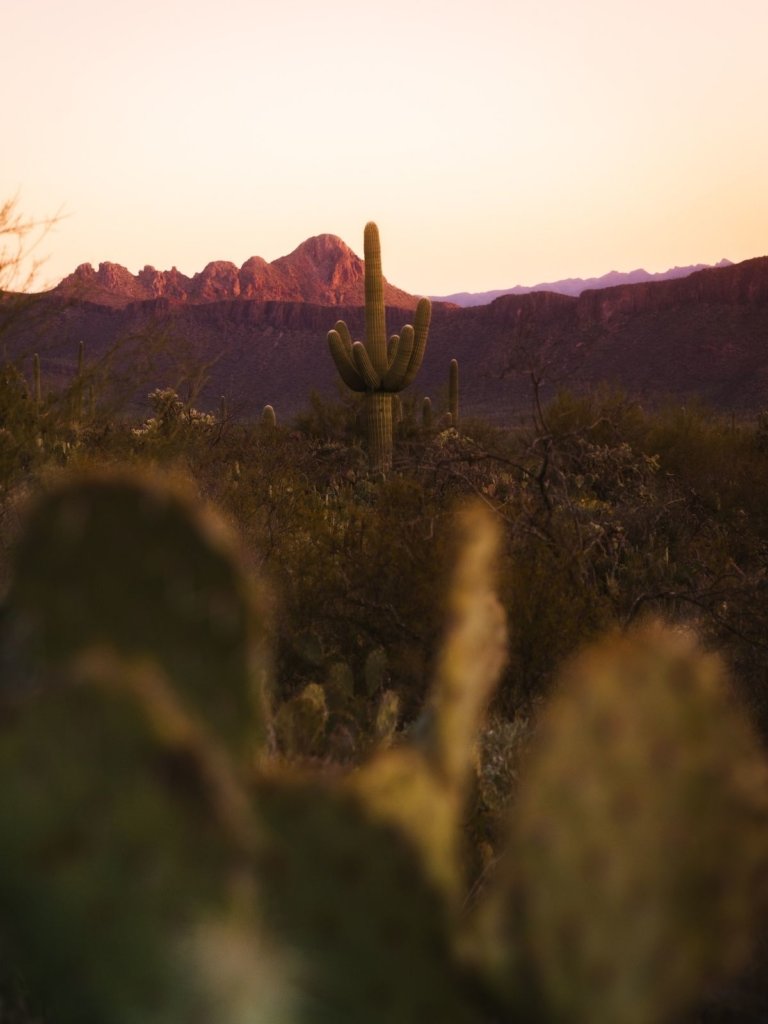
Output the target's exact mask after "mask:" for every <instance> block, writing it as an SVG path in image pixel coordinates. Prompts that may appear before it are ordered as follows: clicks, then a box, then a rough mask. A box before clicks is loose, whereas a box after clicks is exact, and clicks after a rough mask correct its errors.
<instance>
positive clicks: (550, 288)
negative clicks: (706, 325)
mask: <svg viewBox="0 0 768 1024" xmlns="http://www.w3.org/2000/svg"><path fill="white" fill-rule="evenodd" d="M714 266H715V267H732V266H733V264H732V263H731V261H730V260H720V262H719V263H715V264H714ZM709 267H710V264H708V263H696V264H695V265H694V266H691V267H672V268H671V269H670V270H663V271H660V272H659V273H657V274H650V273H649V272H648V271H647V270H628V271H619V270H611V271H610V272H609V273H607V274H603V276H602V277H566V278H565V279H564V280H563V281H548V282H546V283H543V284H534V285H523V284H518V285H515V287H514V288H501V289H497V290H496V291H490V292H454V293H453V295H433V296H432V298H433V299H435V300H437V301H439V302H451V303H454V304H455V305H457V306H487V305H488V303H489V302H493V300H494V299H498V298H499V297H500V296H502V295H528V294H530V292H557V293H558V294H559V295H573V296H579V295H581V293H582V292H585V291H587V290H589V289H593V288H613V287H615V286H617V285H620V284H647V282H648V281H672V280H674V279H675V278H678V277H688V276H689V275H690V274H693V273H695V272H696V271H697V270H707V269H709Z"/></svg>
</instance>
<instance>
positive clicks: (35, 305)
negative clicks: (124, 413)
mask: <svg viewBox="0 0 768 1024" xmlns="http://www.w3.org/2000/svg"><path fill="white" fill-rule="evenodd" d="M686 270H687V268H686ZM686 270H682V269H678V270H676V271H673V272H671V274H672V278H671V279H669V278H668V279H665V280H660V279H659V276H658V275H649V276H650V277H651V280H647V281H645V282H642V283H624V284H619V285H614V286H613V287H602V288H594V289H589V290H585V291H582V292H581V294H580V295H579V296H578V297H575V296H571V295H566V294H557V293H556V292H553V291H532V292H530V293H529V294H506V295H502V296H501V297H499V298H497V299H495V300H494V301H492V302H491V303H490V304H488V305H482V306H473V307H468V308H461V307H460V306H459V305H458V304H447V303H440V302H437V303H435V306H434V310H433V316H432V326H431V329H430V339H429V343H428V345H427V351H426V355H425V359H424V365H423V367H422V370H421V372H420V374H419V376H418V378H417V381H416V383H415V384H414V385H413V387H412V388H411V389H410V391H412V392H413V397H414V399H415V400H417V401H420V399H421V396H423V395H425V394H426V395H430V396H432V398H433V401H435V402H436V404H438V405H439V403H440V401H442V397H444V395H445V393H446V390H447V380H448V365H449V362H450V360H451V359H452V358H456V359H458V361H459V366H460V375H461V404H462V409H463V413H464V415H467V416H471V415H472V414H478V415H483V416H486V417H489V418H493V419H496V420H499V421H509V420H510V419H513V418H514V417H516V416H518V415H520V414H521V413H524V412H525V411H526V410H527V409H528V408H529V404H530V395H531V392H530V388H531V384H530V380H531V375H532V374H533V375H535V376H536V377H537V378H539V379H540V380H541V381H542V382H543V393H542V395H543V397H544V398H546V397H547V396H548V395H552V394H554V393H555V391H556V390H557V388H559V387H563V386H565V387H568V388H570V389H572V390H575V391H577V392H578V391H587V390H589V389H591V388H594V387H596V386H597V385H598V384H600V383H601V382H608V383H609V384H610V385H612V386H617V387H620V388H622V389H624V390H625V391H626V392H627V393H628V394H629V395H631V396H634V397H636V398H638V399H639V400H641V401H642V402H644V403H646V404H650V405H653V404H658V403H660V402H662V401H664V400H666V399H669V400H671V401H673V402H687V401H690V400H692V399H695V398H700V399H703V400H704V401H705V402H707V403H709V404H711V405H713V406H715V407H717V408H720V409H727V410H729V411H730V410H733V411H738V412H742V413H752V412H754V411H756V410H759V409H765V408H768V257H760V258H757V259H752V260H747V261H745V262H743V263H738V264H733V265H721V266H718V267H715V268H708V269H704V270H698V271H695V272H693V273H690V274H688V275H687V276H683V275H684V274H685V273H686ZM611 279H612V278H611ZM582 283H586V282H582ZM11 298H12V297H6V298H5V299H3V298H2V297H1V296H0V336H1V337H2V341H3V344H4V347H5V351H6V353H7V354H8V355H9V356H11V357H14V358H17V359H19V360H20V361H21V365H22V366H23V367H24V368H25V372H28V373H29V375H30V378H31V372H32V356H33V354H34V353H38V354H39V356H40V360H41V364H42V370H43V378H44V383H45V384H46V386H47V387H60V386H65V385H67V384H68V383H69V382H70V381H71V380H72V375H73V373H74V371H75V367H76V364H77V353H78V346H79V342H80V341H83V342H84V343H85V353H86V364H87V366H88V367H89V372H92V374H93V376H94V379H95V380H96V381H97V383H98V384H99V387H100V388H102V389H103V390H102V393H107V392H109V391H110V389H111V390H113V391H115V392H117V391H118V390H120V389H121V388H122V396H123V399H125V398H126V397H128V398H129V400H130V404H129V408H133V409H134V410H135V411H137V412H140V411H141V408H142V404H143V403H144V405H145V401H146V395H147V393H148V392H149V391H150V390H151V389H152V388H153V387H157V386H160V385H162V386H172V387H176V388H177V389H178V390H179V391H180V392H181V393H183V394H187V393H191V394H193V395H194V396H195V398H194V400H195V402H196V404H197V405H198V406H199V407H201V408H208V409H215V408H216V407H217V406H218V403H219V398H220V396H221V395H226V396H227V398H228V401H229V408H230V410H231V411H232V414H233V415H241V416H246V417H248V416H255V415H258V414H259V413H260V411H261V408H262V407H263V405H264V404H266V403H267V402H268V403H270V404H272V405H275V406H276V408H277V410H278V415H279V416H280V418H281V420H282V421H285V419H286V418H288V417H290V416H291V415H293V414H294V413H296V412H297V411H299V410H300V409H301V408H305V407H306V406H307V403H308V399H309V395H310V393H311V391H312V390H316V391H318V392H320V393H322V394H325V395H327V396H328V397H330V398H335V397H336V396H337V394H338V389H339V387H340V385H339V382H338V379H337V374H336V371H335V369H334V366H333V363H332V360H331V357H330V355H329V353H328V346H327V342H326V335H327V332H328V330H329V329H330V328H331V327H332V326H333V325H334V323H335V321H336V320H337V319H338V318H339V317H341V318H343V319H345V320H347V321H348V323H349V325H350V329H351V330H352V333H353V335H354V336H355V337H358V338H359V337H362V336H363V332H364V315H363V309H362V308H361V307H362V306H363V302H364V295H363V263H362V260H360V259H359V257H358V256H356V255H355V253H353V252H352V250H351V249H349V248H348V246H346V245H345V244H344V243H343V242H342V241H341V240H340V239H338V238H336V237H335V236H333V235H320V236H318V237H317V238H311V239H308V240H307V241H306V242H304V243H302V245H300V246H299V247H298V248H297V249H296V250H294V252H293V253H291V254H290V255H289V256H285V257H282V258H281V259H279V260H275V261H274V262H272V263H266V262H265V261H264V260H260V259H259V258H258V257H253V258H252V259H250V260H248V261H247V262H246V263H245V264H244V265H243V267H240V268H238V267H236V266H234V264H231V263H210V264H209V265H208V266H207V267H206V268H205V269H204V270H203V271H201V272H200V273H199V274H195V275H194V276H192V277H186V276H185V275H183V274H180V273H179V272H178V271H176V270H171V271H167V272H162V271H157V270H154V269H153V268H151V267H147V268H145V269H144V270H142V271H141V272H140V273H139V274H137V275H133V274H131V273H129V272H128V271H127V270H125V268H123V267H119V266H117V265H115V264H108V263H102V264H101V265H100V266H99V267H98V269H95V270H94V268H93V267H90V266H89V265H87V264H86V265H84V266H82V267H79V268H78V269H77V270H76V271H75V272H74V273H73V274H71V275H70V276H69V277H67V278H65V279H64V281H62V282H61V283H60V284H59V285H58V286H57V287H56V288H55V289H53V290H52V291H50V292H46V293H43V294H41V295H39V296H36V297H28V298H26V299H25V301H24V302H23V303H21V304H19V303H18V302H12V301H10V299H11ZM385 299H386V303H387V320H388V327H389V330H390V331H396V330H398V329H399V328H400V327H401V326H402V324H403V323H406V322H408V321H412V319H413V309H414V305H415V301H416V299H415V297H414V296H412V295H409V294H408V293H407V292H404V291H402V290H400V289H397V288H395V287H394V286H392V285H387V286H386V290H385ZM4 317H5V324H4V323H3V319H4ZM441 396H442V397H441ZM406 397H407V393H406Z"/></svg>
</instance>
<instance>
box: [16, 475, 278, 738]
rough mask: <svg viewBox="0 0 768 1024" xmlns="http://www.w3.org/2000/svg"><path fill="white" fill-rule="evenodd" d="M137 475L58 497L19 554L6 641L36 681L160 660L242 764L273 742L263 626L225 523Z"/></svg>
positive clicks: (50, 498)
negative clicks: (93, 667)
mask: <svg viewBox="0 0 768 1024" xmlns="http://www.w3.org/2000/svg"><path fill="white" fill-rule="evenodd" d="M201 506H202V503H201V502H200V501H199V500H195V498H194V496H193V495H192V494H191V492H190V490H189V489H188V488H185V487H182V486H181V485H178V486H172V485H169V484H168V483H167V482H164V483H162V484H161V483H160V482H159V481H158V480H155V479H152V478H147V477H143V476H141V475H138V474H136V473H132V472H127V471H126V472H110V471H103V472H95V473H90V474H87V475H83V476H75V477H69V478H67V479H66V480H65V481H63V482H62V483H60V484H59V485H58V486H54V487H53V488H52V489H51V490H50V491H49V492H48V493H47V494H46V495H45V496H44V497H43V498H42V499H41V500H39V501H38V503H37V505H36V506H35V507H34V508H33V509H32V510H31V511H30V514H29V518H28V522H27V527H26V530H25V532H24V535H23V537H22V538H21V541H20V543H19V545H18V547H17V550H16V556H15V561H14V583H13V585H12V588H11V592H10V595H9V598H8V604H7V607H8V635H9V636H10V639H11V643H12V644H13V645H15V646H16V647H17V649H18V651H19V657H20V658H21V659H22V661H24V662H26V663H27V665H28V668H29V670H30V671H31V672H35V671H44V670H46V669H49V668H52V667H59V668H62V669H63V668H65V667H66V666H67V664H69V663H70V662H72V660H73V659H75V658H77V657H78V656H79V655H80V654H82V653H83V652H85V651H87V650H89V649H93V648H100V647H108V648H109V649H110V650H112V651H113V652H115V653H116V654H118V655H120V656H124V657H127V658H151V659H152V660H153V662H154V663H156V664H157V665H158V666H159V667H160V668H161V669H162V670H163V671H164V672H165V673H166V674H167V675H168V677H169V678H170V679H172V680H173V681H174V683H175V684H176V685H178V686H180V687H182V688H183V691H184V694H185V697H186V698H188V700H189V702H190V703H191V704H192V705H194V707H195V708H196V711H197V713H198V714H200V715H202V716H204V718H205V719H206V720H207V721H208V722H209V723H210V725H211V726H212V727H213V728H214V729H216V730H217V731H218V732H219V734H220V735H221V736H223V737H224V738H226V739H227V741H229V742H230V743H232V744H233V745H234V746H235V747H236V748H237V749H238V751H239V752H240V753H241V754H243V755H246V754H247V755H250V754H252V753H253V752H254V751H255V750H257V749H258V748H259V747H260V746H261V745H262V743H263V741H264V738H265V735H266V714H265V686H266V682H267V658H266V644H265V635H264V634H265V630H264V621H263V620H264V615H263V612H262V610H261V608H260V599H259V596H258V594H257V592H256V591H255V589H254V587H253V584H252V583H251V582H250V581H249V580H248V579H246V577H245V576H244V575H243V574H242V573H241V571H240V569H239V566H238V561H237V557H238V556H237V550H236V545H235V544H234V542H233V539H232V537H231V536H230V535H229V531H228V530H227V529H226V528H225V525H224V523H223V522H222V521H221V520H220V519H219V518H218V517H217V516H215V515H214V514H213V513H212V512H210V511H208V510H205V509H203V508H202V507H201Z"/></svg>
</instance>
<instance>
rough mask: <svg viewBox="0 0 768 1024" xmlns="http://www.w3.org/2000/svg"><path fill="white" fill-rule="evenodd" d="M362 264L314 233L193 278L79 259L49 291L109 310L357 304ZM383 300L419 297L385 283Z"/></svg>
mask: <svg viewBox="0 0 768 1024" xmlns="http://www.w3.org/2000/svg"><path fill="white" fill-rule="evenodd" d="M364 267H365V264H364V263H363V261H362V260H361V259H360V257H359V256H356V255H355V253H354V252H352V250H351V249H350V248H349V246H348V245H346V243H344V242H343V241H342V240H341V239H340V238H338V237H337V236H336V235H316V236H315V237H314V238H308V239H307V240H306V242H302V243H301V245H299V246H298V247H297V248H296V249H294V250H293V252H292V253H290V254H289V255H288V256H281V257H280V258H279V259H277V260H273V261H272V263H267V261H266V260H264V259H262V258H261V257H260V256H251V258H250V259H249V260H246V262H245V263H244V264H243V265H242V267H237V266H236V265H235V264H234V263H229V262H226V261H224V260H218V261H215V262H213V263H209V264H208V265H207V266H206V267H205V268H204V269H203V270H201V271H200V273H198V274H195V275H194V276H192V277H187V276H186V275H185V274H182V273H181V272H180V271H178V270H177V269H176V268H175V267H173V269H171V270H155V268H154V267H144V269H143V270H140V271H139V273H138V274H131V272H130V271H129V270H126V269H125V267H121V266H120V264H119V263H100V264H99V267H98V269H97V270H95V269H94V268H93V267H92V266H91V264H90V263H83V264H81V265H80V266H79V267H78V268H77V269H76V270H75V271H74V273H72V274H70V275H69V276H68V277H65V278H64V280H63V281H61V282H60V283H59V284H58V285H57V286H56V287H55V288H54V289H53V290H52V292H51V293H50V294H53V295H58V296H63V297H66V298H75V299H82V300H85V301H88V302H98V303H99V304H101V305H104V306H112V307H113V308H120V307H123V306H127V305H128V304H129V303H131V302H137V301H138V302H142V301H147V300H151V299H168V300H169V301H171V302H174V303H181V302H183V303H194V304H200V303H205V302H221V301H223V300H232V299H257V300H259V301H260V302H314V303H317V305H321V306H343V305H357V304H358V303H364V302H365V289H364ZM384 301H385V302H386V303H387V304H388V305H391V306H399V307H401V308H402V309H415V307H416V303H417V301H418V297H417V296H413V295H409V294H408V293H407V292H404V291H402V290H401V289H400V288H395V287H394V286H393V285H390V284H385V288H384Z"/></svg>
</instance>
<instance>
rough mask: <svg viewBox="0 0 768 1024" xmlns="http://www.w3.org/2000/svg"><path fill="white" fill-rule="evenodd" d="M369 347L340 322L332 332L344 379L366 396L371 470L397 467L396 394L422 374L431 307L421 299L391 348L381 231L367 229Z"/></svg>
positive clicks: (330, 342)
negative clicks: (412, 318)
mask: <svg viewBox="0 0 768 1024" xmlns="http://www.w3.org/2000/svg"><path fill="white" fill-rule="evenodd" d="M364 254H365V343H363V342H361V341H355V342H353V341H352V337H351V335H350V333H349V328H348V327H347V325H346V324H345V323H344V321H343V320H339V321H338V323H337V324H336V326H335V328H334V329H333V330H332V331H329V332H328V345H329V347H330V350H331V355H332V356H333V361H334V362H335V364H336V369H337V370H338V371H339V376H340V377H341V379H342V380H343V381H344V383H345V384H346V385H347V387H348V388H351V390H352V391H359V392H362V393H363V394H364V395H365V425H366V433H367V435H368V451H369V456H370V461H371V466H372V467H373V468H375V469H383V470H387V469H389V468H390V466H391V465H392V395H394V394H397V392H399V391H402V390H403V388H407V387H408V385H409V384H410V383H411V382H412V381H413V380H414V378H415V377H416V374H417V373H418V372H419V368H420V366H421V362H422V359H423V358H424V350H425V348H426V345H427V334H428V332H429V321H430V317H431V315H432V304H431V303H430V301H429V299H420V300H419V304H418V306H417V307H416V318H415V322H414V325H413V326H411V324H406V325H405V327H403V329H402V331H401V332H400V334H394V335H393V336H392V337H391V338H390V339H389V343H387V325H386V318H385V314H384V278H383V276H382V273H381V245H380V242H379V229H378V228H377V227H376V225H375V224H374V223H373V222H372V221H370V222H369V223H368V224H366V225H365V236H364Z"/></svg>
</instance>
